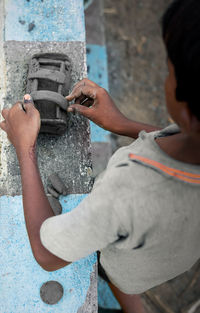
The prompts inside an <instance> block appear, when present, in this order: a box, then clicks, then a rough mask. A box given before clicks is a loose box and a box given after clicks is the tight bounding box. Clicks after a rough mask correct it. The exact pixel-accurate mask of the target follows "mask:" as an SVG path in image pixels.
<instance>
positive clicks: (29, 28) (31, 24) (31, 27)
mask: <svg viewBox="0 0 200 313" xmlns="http://www.w3.org/2000/svg"><path fill="white" fill-rule="evenodd" d="M34 28H35V23H34V22H31V23H29V25H28V32H31V31H32V30H33V29H34Z"/></svg>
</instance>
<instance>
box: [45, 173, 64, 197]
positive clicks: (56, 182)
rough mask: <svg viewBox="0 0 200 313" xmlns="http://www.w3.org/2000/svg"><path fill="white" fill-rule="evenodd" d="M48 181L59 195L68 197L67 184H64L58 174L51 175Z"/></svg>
mask: <svg viewBox="0 0 200 313" xmlns="http://www.w3.org/2000/svg"><path fill="white" fill-rule="evenodd" d="M48 180H49V182H50V183H51V185H52V186H53V188H54V189H55V190H56V191H57V192H58V193H59V194H62V195H64V196H66V195H67V187H66V186H65V184H64V183H63V181H62V180H61V178H60V177H59V176H58V174H56V173H54V174H52V175H50V176H49V178H48Z"/></svg>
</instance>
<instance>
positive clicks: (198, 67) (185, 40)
mask: <svg viewBox="0 0 200 313" xmlns="http://www.w3.org/2000/svg"><path fill="white" fill-rule="evenodd" d="M162 31H163V39H164V43H165V46H166V50H167V54H168V60H169V62H168V65H169V72H170V74H169V77H168V78H167V79H168V82H167V81H166V89H167V90H166V96H167V102H168V101H170V97H172V96H174V95H172V94H171V95H170V92H171V91H169V89H170V88H171V86H170V88H168V87H169V85H170V84H172V86H174V91H175V97H174V100H175V101H177V102H179V105H181V103H183V104H185V105H187V106H188V107H189V110H190V111H191V113H192V115H194V116H195V117H196V118H197V119H198V120H199V121H200V0H175V1H173V3H172V4H171V5H170V7H169V8H168V10H167V11H166V12H165V14H164V16H163V20H162ZM174 74H175V75H174ZM173 75H174V81H173ZM169 80H170V84H169ZM167 84H168V86H167ZM171 89H172V88H171ZM167 93H169V94H167ZM172 102H173V101H172ZM172 104H173V103H172ZM172 104H171V105H172ZM167 105H168V103H167ZM168 109H169V113H171V112H170V108H169V107H168ZM172 115H173V114H172ZM172 117H173V116H172ZM175 117H176V116H175ZM176 122H177V121H176Z"/></svg>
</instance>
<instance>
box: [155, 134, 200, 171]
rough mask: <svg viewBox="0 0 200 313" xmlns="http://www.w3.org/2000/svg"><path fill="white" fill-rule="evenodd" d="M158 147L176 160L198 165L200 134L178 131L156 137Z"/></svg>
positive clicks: (199, 158) (199, 161) (199, 163)
mask: <svg viewBox="0 0 200 313" xmlns="http://www.w3.org/2000/svg"><path fill="white" fill-rule="evenodd" d="M156 142H157V144H158V145H159V147H160V148H161V149H162V150H163V151H164V152H166V153H167V154H168V155H169V156H170V157H172V158H173V159H176V160H178V161H181V162H184V163H190V164H196V165H200V134H197V135H188V134H184V133H178V134H175V135H172V136H167V137H160V138H159V137H158V138H157V139H156Z"/></svg>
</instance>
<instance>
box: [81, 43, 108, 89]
mask: <svg viewBox="0 0 200 313" xmlns="http://www.w3.org/2000/svg"><path fill="white" fill-rule="evenodd" d="M86 48H87V49H86V51H87V66H88V77H89V79H90V80H92V81H94V82H95V83H96V84H98V85H100V86H101V87H103V88H105V89H106V90H108V89H109V88H108V66H107V50H106V47H105V46H100V45H92V44H87V47H86Z"/></svg>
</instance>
